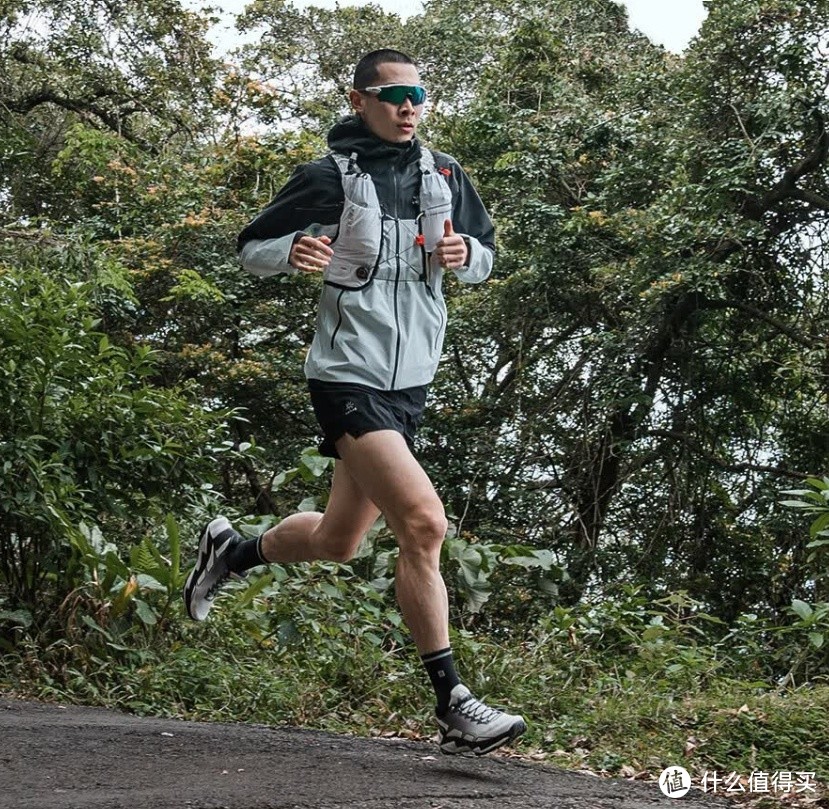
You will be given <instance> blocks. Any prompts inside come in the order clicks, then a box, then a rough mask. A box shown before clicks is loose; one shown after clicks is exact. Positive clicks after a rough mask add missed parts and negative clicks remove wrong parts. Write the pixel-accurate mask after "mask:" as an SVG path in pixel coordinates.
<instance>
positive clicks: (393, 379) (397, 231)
mask: <svg viewBox="0 0 829 809" xmlns="http://www.w3.org/2000/svg"><path fill="white" fill-rule="evenodd" d="M391 176H392V179H393V180H394V232H395V236H396V246H395V250H394V253H395V261H396V263H397V271H396V273H395V276H394V327H395V329H396V331H397V338H396V340H395V345H394V368H393V370H392V374H391V384H390V385H389V389H390V390H394V383H395V382H396V381H397V369H398V366H399V365H400V342H401V340H400V314H399V312H398V310H397V293H398V289H399V287H400V212H399V210H398V207H397V205H398V200H397V197H398V185H397V166H392V168H391Z"/></svg>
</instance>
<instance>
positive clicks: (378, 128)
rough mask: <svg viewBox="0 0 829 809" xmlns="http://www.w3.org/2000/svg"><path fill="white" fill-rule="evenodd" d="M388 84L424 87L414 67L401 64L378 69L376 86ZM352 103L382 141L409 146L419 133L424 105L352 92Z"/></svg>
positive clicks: (386, 63) (382, 65)
mask: <svg viewBox="0 0 829 809" xmlns="http://www.w3.org/2000/svg"><path fill="white" fill-rule="evenodd" d="M384 84H408V85H415V84H420V75H419V74H418V72H417V68H416V67H415V66H414V65H403V64H399V63H397V62H384V63H383V64H381V65H378V67H377V78H376V79H375V80H374V81H373V82H372V86H382V85H384ZM351 104H352V106H353V107H354V111H355V112H356V113H357V114H358V115H359V116H360V117H361V118H362V119H363V121H364V123H365V125H366V126H367V127H368V128H369V129H370V130H371V131H372V132H373V133H374V134H375V135H377V137H378V138H380V139H382V140H385V141H388V142H389V143H407V142H408V141H410V140H411V139H412V138H413V137H414V134H415V130H416V129H417V124H418V121H419V120H420V115H421V113H422V112H423V104H418V106H416V107H415V106H414V105H413V104H412V102H411V99H408V98H407V99H406V100H405V101H404V102H403V103H402V104H399V105H398V104H391V103H389V102H388V101H380V99H379V98H377V97H376V96H374V95H372V94H370V93H361V92H359V91H357V90H352V91H351Z"/></svg>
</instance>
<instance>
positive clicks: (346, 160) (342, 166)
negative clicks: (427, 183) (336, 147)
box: [328, 147, 437, 176]
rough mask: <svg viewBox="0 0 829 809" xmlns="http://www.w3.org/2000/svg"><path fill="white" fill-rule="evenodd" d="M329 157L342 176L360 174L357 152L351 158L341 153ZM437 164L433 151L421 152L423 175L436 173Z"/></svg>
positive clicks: (423, 149) (333, 153) (331, 154)
mask: <svg viewBox="0 0 829 809" xmlns="http://www.w3.org/2000/svg"><path fill="white" fill-rule="evenodd" d="M328 156H329V157H330V158H331V159H332V160H333V161H334V163H336V164H337V168H338V169H339V170H340V174H342V175H343V176H345V175H346V174H354V173H357V174H359V173H360V166H359V165H358V163H357V152H352V153H351V155H350V156H349V157H346V156H345V155H344V154H341V153H340V152H329V154H328ZM436 170H437V164H436V163H435V156H434V154H432V150H431V149H426V148H425V147H424V148H422V149H421V150H420V171H421V172H422V173H423V174H428V173H429V172H432V171H436Z"/></svg>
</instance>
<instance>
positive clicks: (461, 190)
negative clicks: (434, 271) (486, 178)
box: [448, 158, 495, 284]
mask: <svg viewBox="0 0 829 809" xmlns="http://www.w3.org/2000/svg"><path fill="white" fill-rule="evenodd" d="M448 168H449V170H450V171H451V172H452V174H451V179H452V181H453V185H455V187H456V193H455V195H454V200H453V205H452V226H453V228H454V229H455V233H457V234H459V235H461V236H463V237H464V239H465V240H466V245H467V247H468V248H469V255H468V256H467V259H466V266H464V267H461V268H460V269H458V270H455V271H454V272H455V275H456V276H457V277H458V279H459V280H461V281H463V282H464V283H467V284H478V283H480V282H481V281H485V280H486V279H487V278H489V274H490V273H491V272H492V264H493V262H494V260H495V226H494V225H493V224H492V220H491V219H490V218H489V214H488V213H487V211H486V208H485V207H484V203H483V202H482V201H481V198H480V196H479V195H478V192H477V191H476V190H475V186H474V185H472V181H471V180H470V179H469V177H468V176H467V175H466V172H465V171H464V170H463V169H462V168H461V167H460V166H459V165H458V163H457V162H456V161H455V160H453V159H452V158H449V163H448Z"/></svg>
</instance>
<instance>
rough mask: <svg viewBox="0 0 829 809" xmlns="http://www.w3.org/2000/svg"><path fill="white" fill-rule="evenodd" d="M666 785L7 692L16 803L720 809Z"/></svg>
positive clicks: (1, 776)
mask: <svg viewBox="0 0 829 809" xmlns="http://www.w3.org/2000/svg"><path fill="white" fill-rule="evenodd" d="M727 805H728V804H727V803H726V802H725V801H723V800H721V799H717V798H713V797H711V796H706V795H703V794H701V793H698V792H694V791H692V792H690V793H688V795H686V796H685V797H684V798H682V799H680V800H672V799H670V798H666V797H665V796H663V794H662V792H661V791H660V789H659V787H658V786H657V784H655V783H640V782H632V781H625V780H622V779H605V778H597V777H594V776H590V775H586V774H581V773H573V772H567V771H561V770H556V769H554V768H552V767H550V766H548V765H542V764H535V763H528V762H526V761H523V760H518V759H514V758H504V757H497V756H490V757H483V758H466V757H457V756H451V757H450V756H442V755H441V754H440V752H439V751H438V750H437V748H436V747H434V746H432V745H429V744H425V743H416V742H407V741H399V740H384V739H356V738H351V737H347V736H335V735H332V734H328V733H319V732H315V731H307V730H296V729H290V728H287V729H286V728H281V727H278V728H277V727H268V726H263V725H242V724H213V723H209V724H208V723H201V722H184V721H177V720H169V719H148V718H140V717H135V716H131V715H128V714H122V713H118V712H115V711H109V710H103V709H98V708H83V707H76V706H66V707H62V706H58V705H48V704H43V703H35V702H21V701H18V700H13V699H6V698H3V697H2V696H0V807H2V809H121V808H122V807H123V808H124V809H126V807H129V809H135V808H136V807H148V808H149V809H289V807H290V809H310V808H311V807H313V809H329V808H330V809H335V807H357V808H358V809H484V807H486V809H489V807H492V808H493V809H495V808H496V807H497V808H500V807H506V808H507V809H510V807H522V809H536V808H538V809H540V808H541V807H545V809H656V808H657V807H675V808H676V807H682V809H715V807H724V806H727Z"/></svg>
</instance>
